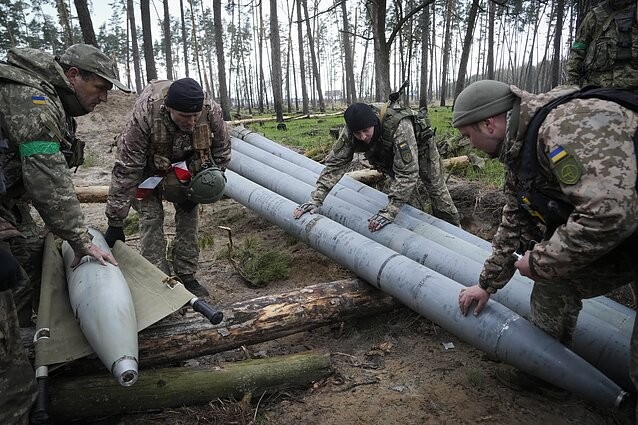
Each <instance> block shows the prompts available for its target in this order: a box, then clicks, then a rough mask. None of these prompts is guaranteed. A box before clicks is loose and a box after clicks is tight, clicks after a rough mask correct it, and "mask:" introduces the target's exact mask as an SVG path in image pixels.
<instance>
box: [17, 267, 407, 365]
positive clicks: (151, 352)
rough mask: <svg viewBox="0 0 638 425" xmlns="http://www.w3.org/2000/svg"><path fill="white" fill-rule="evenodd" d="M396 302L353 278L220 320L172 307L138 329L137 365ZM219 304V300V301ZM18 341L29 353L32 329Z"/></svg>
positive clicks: (244, 307) (241, 308)
mask: <svg viewBox="0 0 638 425" xmlns="http://www.w3.org/2000/svg"><path fill="white" fill-rule="evenodd" d="M399 305H400V304H399V303H398V302H397V301H396V300H394V298H392V297H391V296H389V295H387V294H385V293H383V292H382V291H379V290H377V289H376V288H374V287H372V286H370V285H368V284H367V283H365V282H363V281H361V280H358V279H348V280H340V281H335V282H329V283H321V284H316V285H311V286H307V287H305V288H302V289H297V290H294V291H289V292H285V293H281V294H276V295H267V296H263V297H259V298H254V299H250V300H246V301H240V302H236V303H234V304H230V305H228V306H222V307H221V309H222V311H223V313H224V320H223V321H222V322H221V323H220V324H218V325H211V324H210V323H209V322H208V321H206V319H205V318H204V317H203V316H201V315H199V314H197V313H194V312H192V311H190V310H189V311H188V312H187V313H186V314H185V315H184V316H180V315H179V313H175V314H173V315H171V316H168V317H167V318H165V319H163V320H161V321H160V322H158V323H156V324H154V325H152V326H150V327H149V328H147V329H145V330H143V331H141V332H140V333H139V339H138V341H139V356H140V359H139V360H140V368H142V367H149V366H157V365H165V364H169V363H175V362H178V361H182V360H187V359H191V358H196V357H200V356H204V355H209V354H215V353H220V352H222V351H227V350H232V349H235V348H239V347H241V346H243V345H252V344H257V343H260V342H264V341H271V340H274V339H277V338H280V337H283V336H287V335H291V334H294V333H298V332H303V331H306V330H310V329H315V328H318V327H321V326H325V325H328V324H330V323H335V322H341V321H345V320H349V319H352V318H356V317H365V316H368V315H372V314H376V313H380V312H384V311H390V310H392V309H393V308H395V307H397V306H399ZM218 307H219V306H218ZM22 338H23V343H24V344H25V346H26V347H27V350H28V353H29V355H30V356H31V357H32V356H33V354H34V353H33V341H32V340H33V329H28V330H27V329H23V332H22ZM100 367H101V366H100V365H99V364H98V363H97V361H96V360H90V359H86V358H84V359H79V360H76V361H74V362H73V363H72V364H71V365H70V368H71V369H72V370H73V372H74V373H90V371H95V370H98V368H100Z"/></svg>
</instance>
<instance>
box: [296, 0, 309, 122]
mask: <svg viewBox="0 0 638 425" xmlns="http://www.w3.org/2000/svg"><path fill="white" fill-rule="evenodd" d="M302 25H303V21H302V19H301V0H297V38H298V41H299V43H298V44H299V73H300V77H299V78H300V79H301V82H300V84H301V102H302V103H301V113H303V114H304V115H308V113H309V111H308V89H307V88H306V60H305V55H304V49H303V44H304V39H303V26H302Z"/></svg>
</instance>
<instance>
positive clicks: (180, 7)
mask: <svg viewBox="0 0 638 425" xmlns="http://www.w3.org/2000/svg"><path fill="white" fill-rule="evenodd" d="M179 11H180V16H181V20H182V46H183V48H184V72H185V73H186V76H187V77H188V76H189V75H188V43H187V42H186V19H185V18H184V0H179Z"/></svg>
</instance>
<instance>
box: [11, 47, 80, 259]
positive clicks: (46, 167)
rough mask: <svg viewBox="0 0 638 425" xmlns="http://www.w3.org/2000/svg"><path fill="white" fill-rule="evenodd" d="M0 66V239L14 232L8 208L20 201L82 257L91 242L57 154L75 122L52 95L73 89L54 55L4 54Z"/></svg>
mask: <svg viewBox="0 0 638 425" xmlns="http://www.w3.org/2000/svg"><path fill="white" fill-rule="evenodd" d="M0 67H2V70H0V76H2V78H0V111H1V114H0V115H1V116H0V119H1V125H2V132H3V134H4V137H6V138H7V139H8V141H9V143H8V144H9V148H8V149H7V150H6V151H5V152H3V153H0V164H1V165H0V167H1V168H3V170H4V173H5V176H6V180H7V193H6V194H4V195H2V196H1V197H0V221H3V222H4V224H2V225H1V226H0V228H2V230H4V231H3V232H2V234H0V238H3V237H5V236H6V237H11V236H12V235H14V234H15V231H14V230H13V231H12V230H11V228H10V226H9V225H11V226H15V225H16V223H17V220H18V218H17V217H14V216H13V215H12V213H11V210H12V207H13V205H14V204H15V202H16V201H17V200H18V199H19V198H25V199H30V200H31V202H32V203H33V205H34V206H35V208H36V209H37V210H38V212H39V213H40V216H41V217H42V219H43V220H44V222H45V223H46V225H47V227H48V228H49V229H50V230H51V231H52V232H53V233H55V234H56V235H58V236H59V237H61V238H62V239H65V240H67V241H68V242H69V244H70V245H71V247H72V248H73V250H74V251H75V252H76V253H78V254H83V253H86V252H87V250H88V248H89V247H90V244H91V238H90V235H89V233H88V230H87V229H86V226H85V225H84V215H83V213H82V208H81V206H80V203H79V202H78V199H77V197H76V195H75V189H74V186H73V183H72V181H71V178H70V174H69V172H68V166H67V162H66V160H65V158H64V155H62V153H61V152H60V145H61V144H62V143H63V142H64V138H65V137H66V136H67V135H68V134H69V133H72V132H74V131H75V120H74V119H73V118H71V117H70V116H67V114H66V112H65V110H64V107H63V105H62V103H61V101H60V99H59V95H58V93H60V91H66V92H71V93H72V92H73V88H72V87H71V86H70V83H69V81H68V80H67V79H66V77H65V75H64V72H63V71H62V68H60V66H59V65H58V64H57V62H55V60H54V57H53V56H52V55H50V54H47V53H44V52H41V51H38V50H35V49H12V50H10V51H9V53H8V54H7V62H6V63H5V62H2V63H0ZM12 73H15V74H16V75H15V76H12ZM3 235H4V236H3Z"/></svg>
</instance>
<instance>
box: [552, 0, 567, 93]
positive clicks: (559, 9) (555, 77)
mask: <svg viewBox="0 0 638 425" xmlns="http://www.w3.org/2000/svg"><path fill="white" fill-rule="evenodd" d="M554 11H555V13H556V25H555V26H554V28H555V34H554V56H553V57H552V73H551V86H552V87H556V86H557V85H558V84H559V83H560V62H561V60H560V52H561V41H562V38H563V21H564V20H565V0H556V4H555V9H554Z"/></svg>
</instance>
